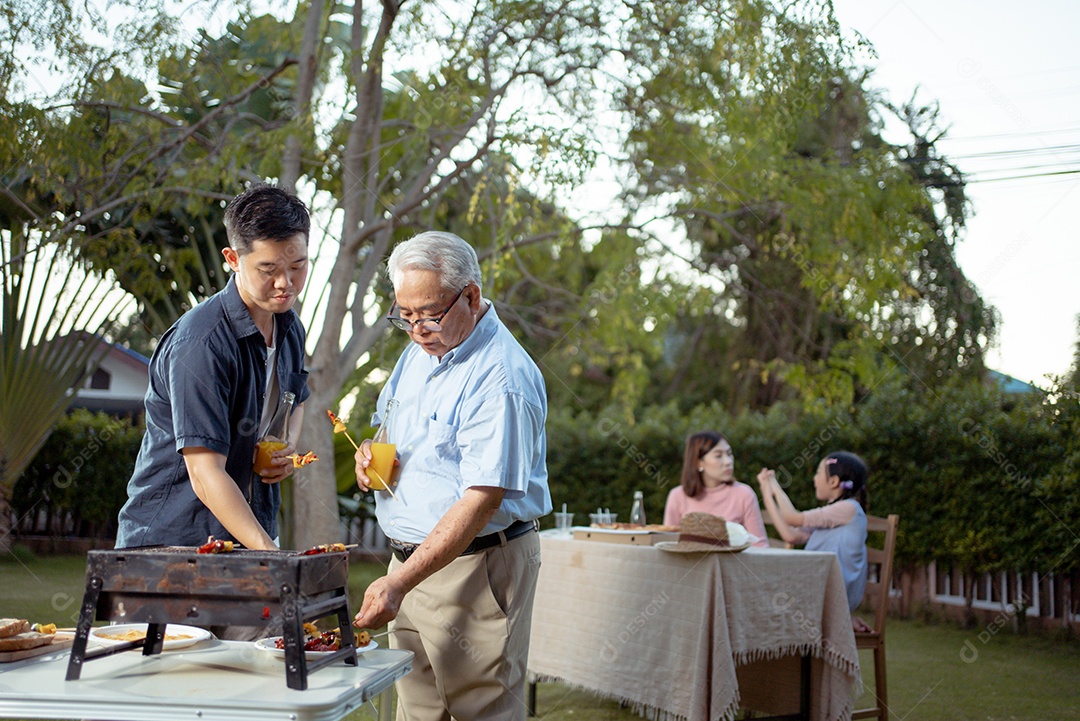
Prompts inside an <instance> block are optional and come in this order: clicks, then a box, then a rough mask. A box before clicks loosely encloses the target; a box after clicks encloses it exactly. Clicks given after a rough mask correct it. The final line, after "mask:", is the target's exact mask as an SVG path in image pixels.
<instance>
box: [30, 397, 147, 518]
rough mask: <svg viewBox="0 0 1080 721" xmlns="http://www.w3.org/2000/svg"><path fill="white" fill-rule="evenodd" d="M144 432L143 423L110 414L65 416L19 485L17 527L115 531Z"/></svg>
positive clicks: (78, 412) (87, 413)
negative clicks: (18, 521)
mask: <svg viewBox="0 0 1080 721" xmlns="http://www.w3.org/2000/svg"><path fill="white" fill-rule="evenodd" d="M142 433H143V428H142V426H141V424H139V425H136V424H134V423H132V422H131V420H129V419H121V418H115V417H113V416H110V415H108V414H105V413H90V412H89V411H86V410H82V409H79V410H75V411H73V412H72V413H70V414H69V415H66V416H64V417H63V418H61V419H60V421H59V422H58V423H57V424H56V428H55V429H54V430H53V433H52V435H50V436H49V439H48V440H47V441H46V442H45V445H44V446H43V447H42V449H41V453H39V454H38V455H37V457H36V458H35V459H34V461H33V462H32V463H31V464H30V466H29V467H28V468H27V469H26V472H25V473H24V474H23V475H22V477H21V478H20V479H19V481H18V482H17V483H16V484H15V494H14V497H13V498H12V504H11V505H12V509H13V510H14V512H15V514H16V516H17V517H18V518H19V519H20V523H19V524H18V525H17V529H20V530H22V532H30V531H35V530H36V531H44V532H46V533H48V534H50V535H74V536H80V537H92V538H111V537H113V536H115V534H116V517H117V513H118V512H119V511H120V507H121V506H122V505H123V504H124V502H125V501H126V500H127V482H128V479H129V478H131V472H132V470H133V469H134V467H135V456H136V454H137V453H138V450H139V443H140V442H141V441H142ZM68 529H70V531H69V530H68Z"/></svg>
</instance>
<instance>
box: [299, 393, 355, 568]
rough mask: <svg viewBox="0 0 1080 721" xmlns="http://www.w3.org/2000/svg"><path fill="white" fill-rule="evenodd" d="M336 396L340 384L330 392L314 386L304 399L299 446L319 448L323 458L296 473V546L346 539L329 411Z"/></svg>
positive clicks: (305, 449)
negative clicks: (343, 537) (340, 517)
mask: <svg viewBox="0 0 1080 721" xmlns="http://www.w3.org/2000/svg"><path fill="white" fill-rule="evenodd" d="M319 385H321V384H319ZM336 396H337V389H336V388H333V389H332V390H330V391H329V392H328V391H325V390H319V389H318V388H317V387H313V388H312V389H311V395H310V396H309V397H308V399H307V400H306V401H304V428H303V430H302V431H301V432H300V441H299V442H298V443H297V446H296V447H297V450H298V451H300V452H304V453H306V452H307V451H309V450H310V451H315V455H316V456H318V457H319V461H318V462H317V463H312V464H311V465H310V466H304V467H303V468H300V469H297V471H296V474H295V475H294V486H293V488H294V490H293V508H292V516H291V523H292V527H291V529H290V533H291V535H292V539H293V544H294V545H295V546H296V550H302V549H306V548H311V547H312V546H317V545H319V544H320V543H336V542H339V541H341V539H342V530H341V522H340V520H339V517H338V502H337V479H336V478H335V476H334V432H333V426H331V425H330V419H329V418H328V417H327V415H326V411H327V410H328V409H329V410H333V407H334V402H335V398H336Z"/></svg>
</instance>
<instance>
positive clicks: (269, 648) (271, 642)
mask: <svg viewBox="0 0 1080 721" xmlns="http://www.w3.org/2000/svg"><path fill="white" fill-rule="evenodd" d="M279 638H281V636H271V637H270V638H260V639H259V640H258V641H256V642H255V648H257V649H259V650H260V651H266V652H267V653H271V654H273V655H274V656H276V657H277V658H280V659H284V658H285V649H283V648H278V647H277V641H278V639H279ZM378 647H379V644H378V643H376V642H375V641H371V642H369V643H368V645H367V646H357V647H356V653H357V655H359V654H361V653H364V652H365V651H371V650H373V649H376V648H378ZM304 653H305V655H307V656H311V657H312V658H315V657H318V656H328V655H330V654H332V653H337V651H305V652H304Z"/></svg>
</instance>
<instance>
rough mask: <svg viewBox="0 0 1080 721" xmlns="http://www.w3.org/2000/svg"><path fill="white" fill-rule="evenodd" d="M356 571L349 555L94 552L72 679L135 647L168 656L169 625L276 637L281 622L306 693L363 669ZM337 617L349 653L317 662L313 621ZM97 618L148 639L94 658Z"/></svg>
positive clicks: (175, 549)
mask: <svg viewBox="0 0 1080 721" xmlns="http://www.w3.org/2000/svg"><path fill="white" fill-rule="evenodd" d="M348 571H349V562H348V554H346V553H344V552H340V553H320V554H316V555H310V556H306V555H303V554H301V553H296V552H292V551H247V550H242V551H233V552H230V553H211V554H200V553H197V552H196V549H195V548H193V547H182V546H152V547H147V548H134V549H122V550H113V551H90V552H89V554H88V556H87V565H86V592H85V594H84V596H83V604H82V611H81V613H80V616H79V624H78V627H77V629H76V633H75V643H74V645H73V646H72V649H71V659H70V661H69V662H68V670H67V680H69V681H72V680H76V679H78V678H79V675H80V673H81V672H82V665H83V663H84V662H85V661H90V660H93V659H96V658H101V657H103V656H109V655H112V654H114V653H119V652H121V651H127V650H130V649H134V648H142V652H143V655H144V656H151V655H154V654H158V653H161V649H162V644H163V643H164V639H165V626H166V624H169V623H183V624H190V625H197V626H203V627H209V626H254V627H260V626H261V627H265V628H267V629H268V630H269V628H270V627H271V626H272V625H274V624H275V623H276V622H279V621H280V623H281V626H282V636H283V637H284V645H285V649H284V651H285V675H286V681H287V683H288V686H289V688H292V689H298V690H304V689H306V688H307V676H308V673H309V672H311V671H315V670H317V669H319V668H322V667H323V666H325V665H328V664H331V663H334V662H335V661H338V660H344V661H345V663H347V664H349V665H352V666H355V665H356V645H355V636H354V634H353V630H352V618H351V617H350V615H349V600H348V591H347V589H348ZM335 614H336V615H337V620H338V625H339V626H340V628H341V649H340V650H339V651H337V652H335V653H333V654H329V655H327V656H321V657H319V658H317V659H314V660H310V661H309V660H308V659H307V657H306V655H305V654H304V652H303V642H304V632H303V624H304V622H306V621H313V620H316V619H320V618H324V617H327V616H331V615H335ZM95 620H98V621H114V622H119V623H145V624H147V633H146V638H145V639H142V640H139V641H131V642H128V643H123V644H118V645H116V646H110V647H107V648H102V649H95V650H93V651H87V641H88V639H89V634H90V628H91V626H92V625H93V623H94V621H95Z"/></svg>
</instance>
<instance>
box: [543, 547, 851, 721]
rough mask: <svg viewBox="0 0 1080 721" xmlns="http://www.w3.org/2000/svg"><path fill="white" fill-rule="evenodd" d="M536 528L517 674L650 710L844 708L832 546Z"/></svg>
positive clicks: (723, 712)
mask: <svg viewBox="0 0 1080 721" xmlns="http://www.w3.org/2000/svg"><path fill="white" fill-rule="evenodd" d="M540 535H541V565H540V574H539V578H538V581H537V586H536V596H535V603H534V607H533V619H532V638H531V646H530V652H529V663H528V669H529V677H530V680H532V681H539V682H542V681H559V682H561V683H564V684H567V685H568V686H571V687H574V688H579V689H585V690H588V691H591V692H593V693H595V694H598V695H600V696H602V697H606V698H610V699H615V700H618V701H620V702H622V703H624V704H626V705H627V706H630V707H631V708H633V709H634V710H636V711H638V712H640V713H642V714H643V715H645V716H646V717H647V718H650V719H661V720H662V721H714V720H715V719H724V720H727V719H732V718H734V717H735V715H736V713H737V712H738V711H739V710H740V709H752V710H754V711H755V712H758V713H766V714H798V713H799V712H800V700H802V702H803V703H802V706H803V707H802V708H801V710H802V712H803V714H804V717H805V718H808V719H810V720H812V721H837V720H841V719H847V718H850V717H851V713H852V708H853V703H854V701H855V699H856V698H857V697H858V694H859V693H860V692H861V689H862V685H861V679H860V675H859V658H858V652H857V650H856V647H855V635H854V632H853V630H852V625H851V614H850V612H849V609H848V603H847V595H846V593H845V589H844V581H843V577H842V575H841V571H840V566H839V562H838V560H837V558H836V556H835V554H831V553H819V552H812V551H803V550H788V549H780V548H758V547H751V548H748V549H746V550H743V551H741V552H720V553H718V552H710V553H675V552H670V551H665V550H661V549H660V548H658V547H657V546H654V545H634V544H630V543H618V542H602V541H597V540H575V539H574V538H573V536H572V534H571V533H569V532H567V531H555V530H550V531H544V532H542V533H541V534H540ZM590 535H592V536H593V537H594V538H595V537H596V535H597V534H590ZM807 704H808V708H807V707H806V705H807ZM758 717H759V718H760V716H758Z"/></svg>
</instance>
